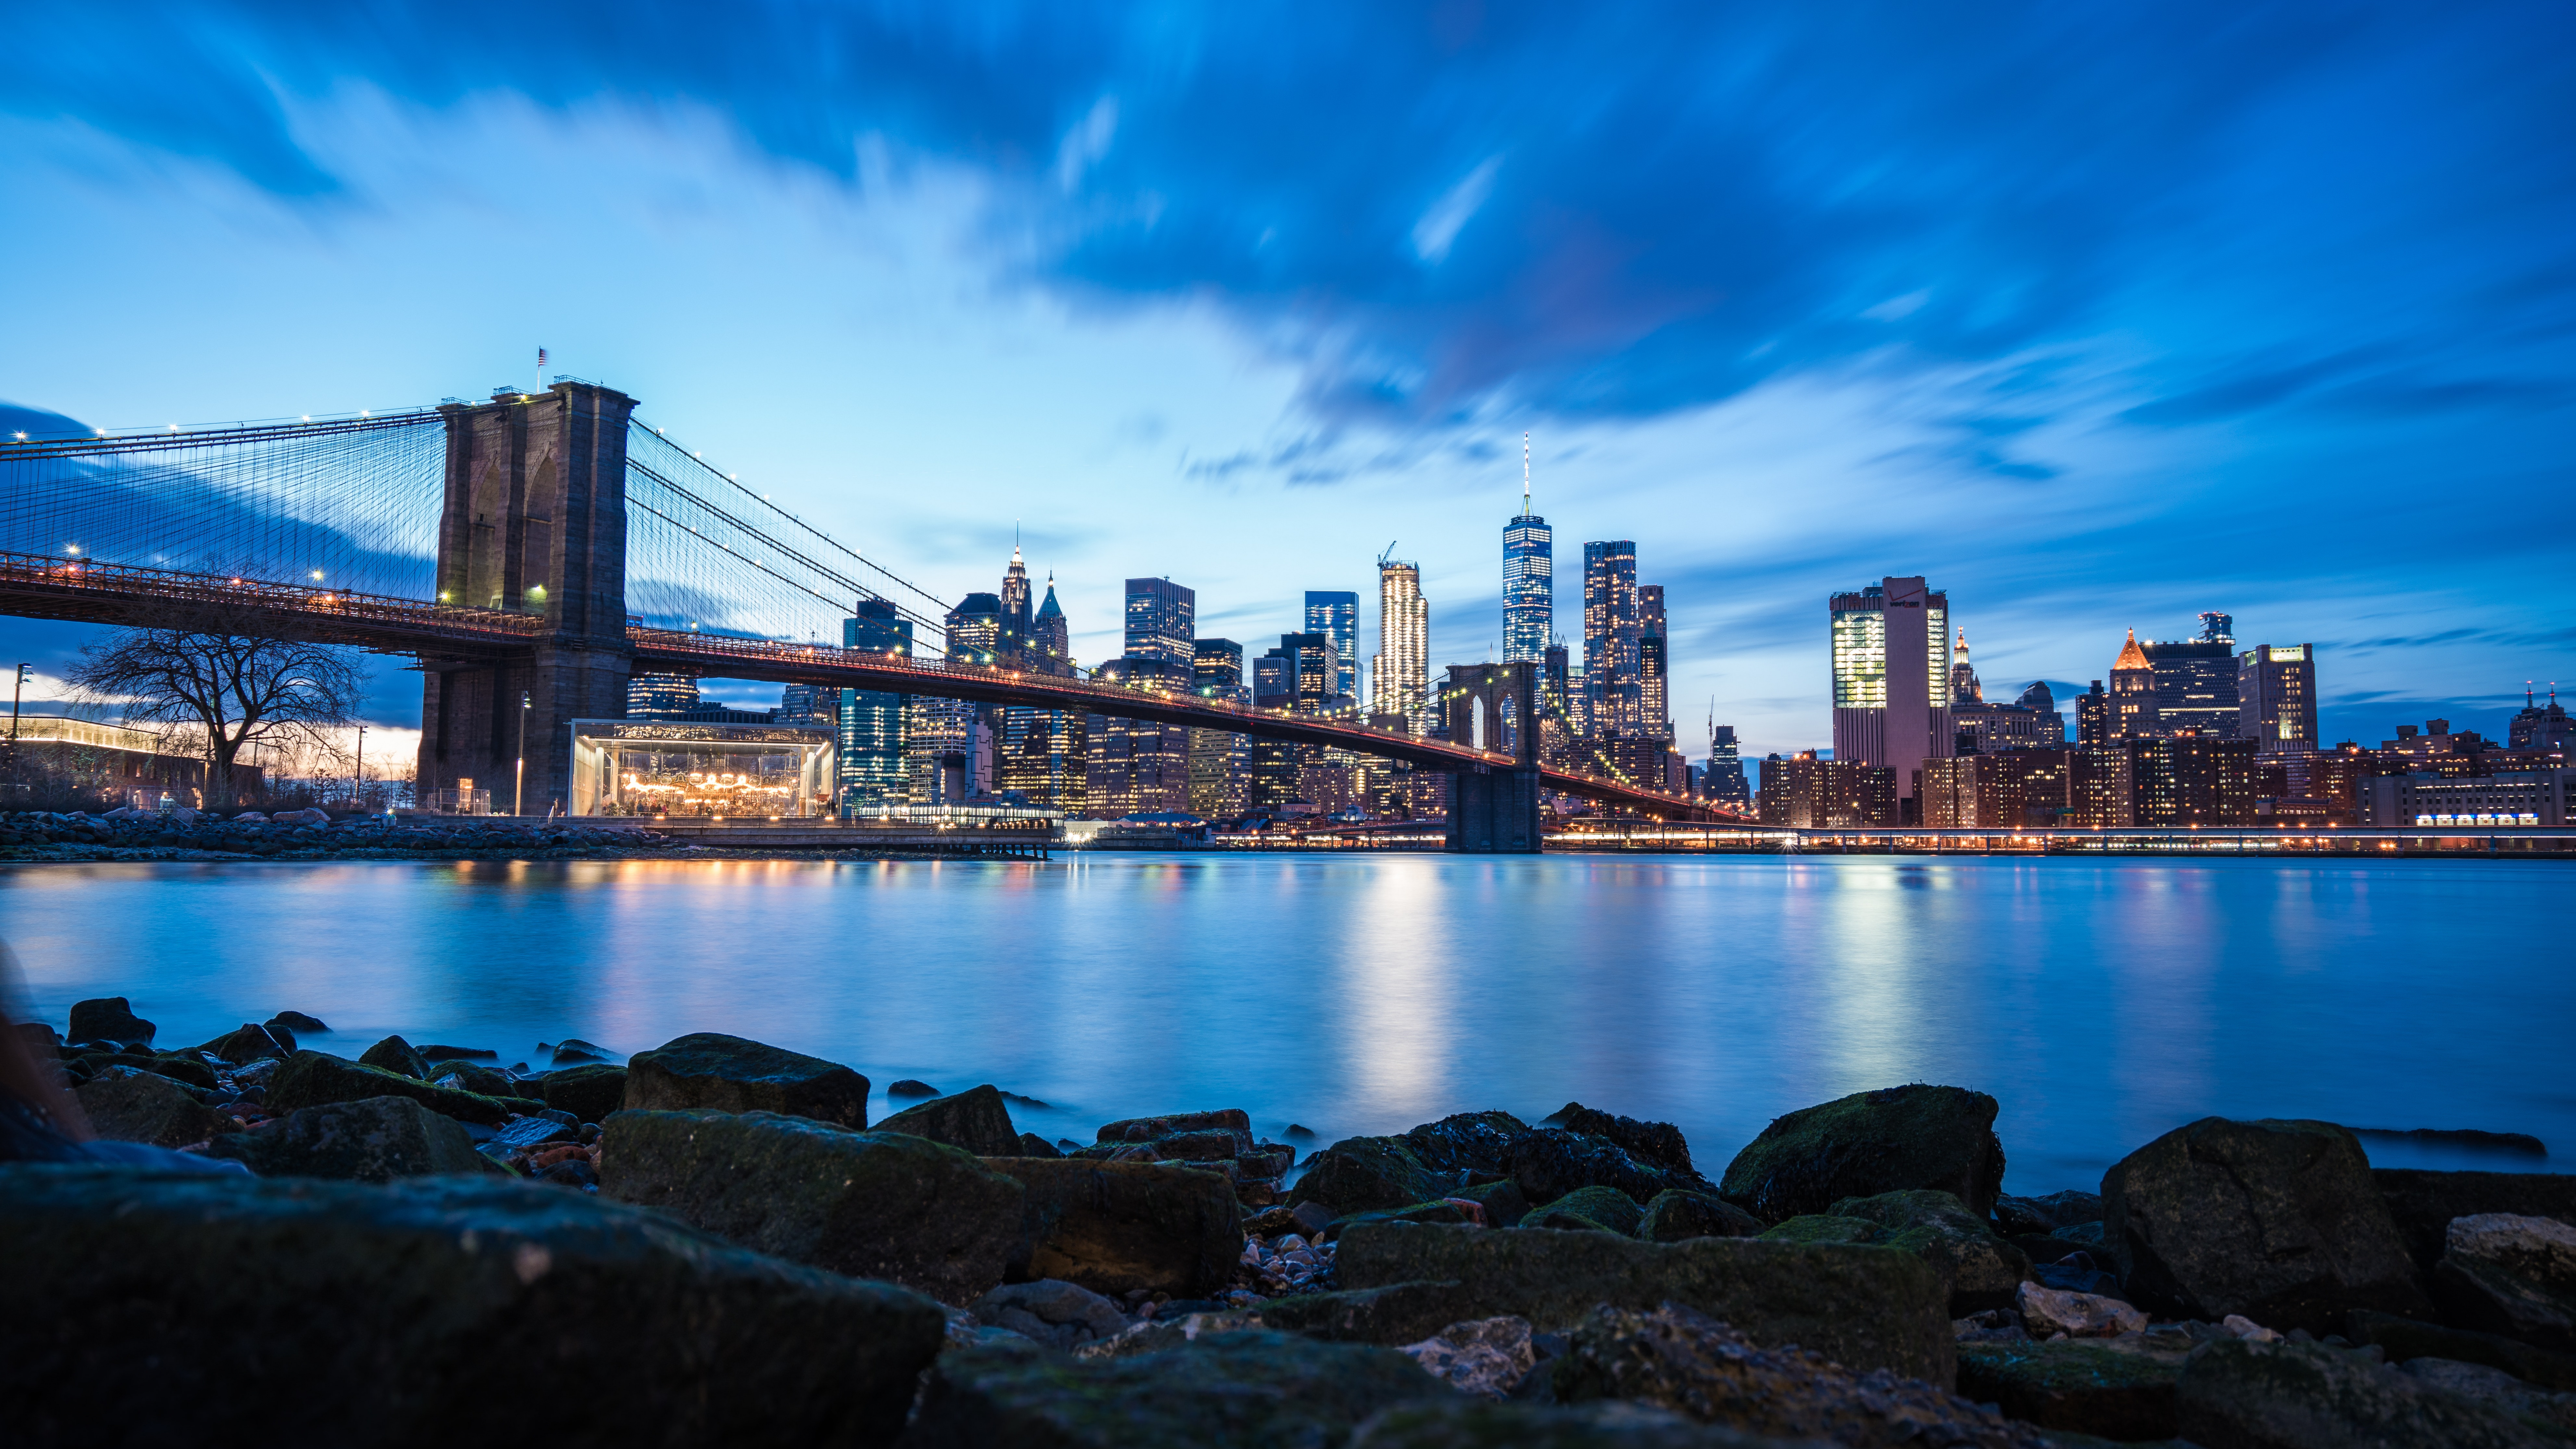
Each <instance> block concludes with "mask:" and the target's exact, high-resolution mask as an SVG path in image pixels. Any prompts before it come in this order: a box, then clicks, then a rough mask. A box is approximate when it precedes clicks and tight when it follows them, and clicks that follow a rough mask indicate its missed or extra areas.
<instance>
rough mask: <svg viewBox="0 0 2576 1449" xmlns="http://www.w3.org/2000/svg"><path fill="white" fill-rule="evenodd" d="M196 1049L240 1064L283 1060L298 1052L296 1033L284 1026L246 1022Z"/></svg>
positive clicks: (238, 1065) (242, 1065)
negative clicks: (257, 1024) (296, 1050)
mask: <svg viewBox="0 0 2576 1449" xmlns="http://www.w3.org/2000/svg"><path fill="white" fill-rule="evenodd" d="M197 1050H199V1051H202V1052H212V1053H213V1054H214V1055H216V1056H218V1057H220V1058H222V1059H223V1060H225V1061H227V1062H230V1063H232V1064H233V1065H234V1066H237V1067H246V1066H249V1065H250V1064H251V1063H252V1062H257V1061H266V1060H269V1059H271V1058H275V1059H276V1060H278V1061H284V1060H285V1059H287V1058H288V1057H291V1056H293V1055H295V1034H294V1033H293V1032H290V1031H288V1030H287V1029H286V1028H284V1027H282V1026H276V1027H269V1026H256V1025H253V1024H252V1023H250V1022H247V1021H245V1022H243V1023H242V1024H241V1025H240V1026H238V1027H235V1028H234V1029H233V1030H231V1031H228V1032H225V1033H224V1034H223V1035H222V1036H219V1037H216V1038H215V1039H214V1040H213V1041H210V1042H208V1043H206V1044H205V1045H204V1046H201V1047H199V1048H197Z"/></svg>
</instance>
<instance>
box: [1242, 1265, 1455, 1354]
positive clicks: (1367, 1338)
mask: <svg viewBox="0 0 2576 1449" xmlns="http://www.w3.org/2000/svg"><path fill="white" fill-rule="evenodd" d="M1475 1303H1476V1298H1475V1295H1474V1294H1472V1293H1470V1292H1468V1291H1467V1290H1466V1288H1465V1287H1464V1286H1463V1285H1461V1284H1459V1283H1457V1282H1455V1281H1443V1282H1427V1283H1388V1284H1383V1285H1380V1286H1378V1287H1375V1288H1343V1289H1338V1290H1336V1291H1334V1292H1330V1293H1299V1294H1294V1295H1292V1296H1290V1297H1286V1298H1273V1299H1271V1300H1270V1301H1268V1302H1266V1303H1263V1304H1262V1305H1260V1317H1261V1326H1262V1327H1265V1328H1275V1329H1278V1330H1280V1331H1281V1332H1284V1333H1301V1334H1304V1335H1306V1336H1307V1337H1309V1338H1322V1339H1330V1340H1333V1341H1336V1342H1347V1343H1382V1344H1385V1345H1387V1346H1389V1347H1399V1346H1401V1345H1404V1344H1408V1343H1419V1342H1421V1341H1422V1340H1423V1339H1426V1338H1429V1337H1431V1336H1432V1335H1433V1334H1435V1333H1438V1332H1439V1331H1440V1330H1441V1329H1443V1328H1446V1327H1448V1326H1449V1325H1450V1324H1452V1323H1457V1322H1460V1321H1462V1320H1464V1319H1469V1318H1473V1317H1475V1316H1476V1312H1475Z"/></svg>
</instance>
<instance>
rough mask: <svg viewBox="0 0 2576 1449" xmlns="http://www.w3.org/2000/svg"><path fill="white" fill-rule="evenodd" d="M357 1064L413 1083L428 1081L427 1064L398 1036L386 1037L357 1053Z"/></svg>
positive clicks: (408, 1043) (410, 1045) (409, 1044)
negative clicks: (408, 1078) (377, 1069)
mask: <svg viewBox="0 0 2576 1449" xmlns="http://www.w3.org/2000/svg"><path fill="white" fill-rule="evenodd" d="M358 1064H359V1065H360V1066H365V1067H377V1068H380V1069H382V1070H384V1071H388V1072H393V1073H396V1074H398V1075H400V1076H406V1077H410V1078H411V1079H413V1080H414V1081H421V1082H426V1081H428V1080H429V1063H428V1062H427V1061H425V1060H423V1059H422V1057H421V1054H420V1053H419V1052H418V1051H417V1050H415V1049H414V1048H413V1046H412V1044H411V1043H410V1042H407V1041H404V1040H403V1039H402V1038H401V1037H398V1036H389V1037H386V1038H385V1039H384V1040H383V1041H380V1042H378V1043H376V1044H375V1045H374V1046H371V1047H369V1048H367V1049H366V1050H365V1051H362V1052H360V1053H358Z"/></svg>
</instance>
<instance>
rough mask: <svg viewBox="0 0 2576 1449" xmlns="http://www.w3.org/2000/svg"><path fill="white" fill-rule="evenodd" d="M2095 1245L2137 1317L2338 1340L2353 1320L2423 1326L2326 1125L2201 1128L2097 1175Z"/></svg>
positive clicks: (2366, 1166)
mask: <svg viewBox="0 0 2576 1449" xmlns="http://www.w3.org/2000/svg"><path fill="white" fill-rule="evenodd" d="M2102 1205H2103V1236H2104V1238H2105V1241H2106V1242H2107V1244H2108V1245H2109V1246H2110V1248H2111V1250H2112V1252H2113V1254H2114V1255H2115V1256H2116V1258H2117V1261H2118V1263H2119V1266H2120V1275H2119V1276H2120V1281H2121V1283H2122V1284H2123V1285H2125V1286H2126V1288H2127V1289H2128V1293H2129V1297H2130V1300H2131V1301H2132V1302H2135V1303H2136V1304H2138V1305H2139V1306H2140V1307H2142V1308H2147V1309H2151V1310H2154V1311H2156V1312H2160V1313H2166V1314H2170V1315H2172V1316H2174V1317H2178V1318H2198V1319H2203V1320H2206V1321H2209V1322H2213V1323H2214V1322H2216V1321H2218V1320H2219V1319H2222V1318H2225V1317H2226V1316H2228V1315H2229V1314H2231V1313H2233V1314H2242V1315H2244V1316H2245V1317H2247V1318H2250V1319H2252V1320H2254V1321H2255V1322H2256V1323H2260V1324H2262V1325H2264V1326H2265V1327H2267V1328H2275V1329H2284V1330H2286V1329H2291V1328H2304V1329H2307V1330H2308V1331H2309V1332H2310V1333H2315V1334H2327V1333H2334V1332H2337V1331H2339V1330H2340V1329H2341V1328H2342V1326H2343V1320H2344V1315H2345V1314H2347V1313H2349V1312H2351V1311H2353V1310H2355V1309H2369V1310H2375V1311H2378V1312H2384V1313H2396V1314H2402V1315H2405V1316H2407V1317H2412V1318H2422V1317H2425V1316H2427V1311H2428V1310H2429V1308H2430V1306H2431V1305H2430V1302H2429V1301H2428V1300H2427V1299H2426V1297H2425V1295H2424V1289H2423V1286H2422V1284H2421V1283H2420V1282H2419V1281H2418V1279H2417V1276H2416V1271H2415V1265H2414V1262H2413V1261H2412V1260H2411V1259H2409V1258H2408V1257H2407V1255H2406V1244H2405V1240H2404V1239H2402V1238H2400V1237H2399V1236H2398V1233H2397V1224H2396V1223H2395V1222H2394V1221H2393V1220H2391V1219H2390V1217H2389V1215H2388V1209H2387V1207H2386V1206H2385V1205H2384V1204H2383V1203H2382V1202H2381V1201H2380V1197H2379V1193H2378V1191H2377V1190H2376V1189H2375V1188H2374V1187H2373V1186H2372V1185H2371V1179H2370V1162H2369V1159H2368V1158H2366V1157H2364V1156H2363V1155H2362V1150H2361V1143H2360V1142H2359V1141H2357V1140H2355V1139H2354V1137H2353V1135H2352V1134H2351V1133H2350V1132H2347V1131H2345V1130H2344V1129H2343V1128H2341V1127H2337V1126H2335V1125H2334V1124H2333V1123H2331V1122H2299V1121H2270V1120H2265V1121H2252V1122H2236V1121H2230V1120H2228V1119H2227V1118H2224V1117H2205V1118H2202V1119H2201V1120H2200V1121H2198V1122H2194V1123H2192V1124H2190V1125H2189V1126H2186V1127H2177V1128H2175V1129H2174V1130H2173V1131H2171V1132H2168V1133H2166V1134H2165V1135H2164V1136H2162V1137H2159V1138H2157V1139H2156V1140H2155V1141H2153V1142H2150V1143H2148V1144H2147V1145H2146V1146H2144V1147H2141V1148H2139V1149H2138V1150H2137V1151H2135V1152H2132V1153H2130V1154H2129V1155H2128V1156H2127V1157H2124V1158H2122V1159H2121V1160H2120V1161H2119V1162H2118V1163H2116V1164H2114V1165H2113V1166H2112V1168H2111V1170H2110V1171H2109V1172H2107V1173H2105V1174H2104V1175H2103V1177H2102Z"/></svg>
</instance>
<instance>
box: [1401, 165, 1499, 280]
mask: <svg viewBox="0 0 2576 1449" xmlns="http://www.w3.org/2000/svg"><path fill="white" fill-rule="evenodd" d="M1502 169H1503V158H1502V157H1500V156H1488V157H1486V158H1485V160H1484V162H1483V163H1482V164H1480V165H1479V166H1477V167H1476V169H1475V170H1473V171H1470V172H1468V173H1467V175H1466V178H1465V179H1464V180H1462V181H1460V182H1459V183H1458V184H1457V185H1455V186H1452V187H1450V188H1449V191H1448V194H1447V195H1445V196H1443V197H1441V198H1440V199H1439V200H1438V201H1435V202H1433V203H1431V209H1430V210H1429V211H1426V212H1424V213H1422V219H1421V220H1420V221H1417V222H1415V223H1414V224H1413V254H1414V255H1415V256H1417V257H1420V258H1422V260H1423V261H1424V262H1425V263H1427V264H1429V265H1432V266H1438V265H1439V264H1440V263H1441V262H1442V261H1444V260H1446V259H1447V258H1448V256H1449V248H1450V247H1452V246H1453V245H1455V244H1456V243H1457V241H1458V232H1459V230H1460V229H1461V228H1463V227H1465V226H1466V224H1467V223H1468V222H1469V221H1470V220H1472V219H1474V217H1475V215H1476V212H1477V209H1478V208H1480V207H1482V206H1483V205H1484V204H1485V198H1486V197H1488V196H1490V195H1492V194H1493V190H1494V174H1495V173H1496V172H1498V171H1500V170H1502Z"/></svg>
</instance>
